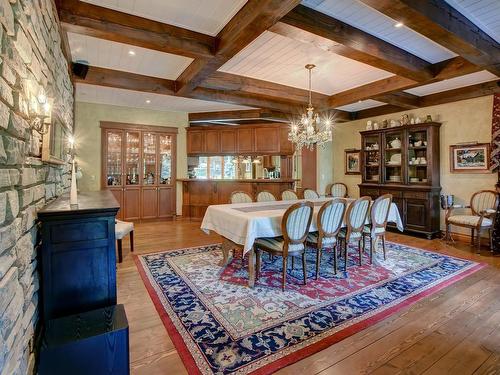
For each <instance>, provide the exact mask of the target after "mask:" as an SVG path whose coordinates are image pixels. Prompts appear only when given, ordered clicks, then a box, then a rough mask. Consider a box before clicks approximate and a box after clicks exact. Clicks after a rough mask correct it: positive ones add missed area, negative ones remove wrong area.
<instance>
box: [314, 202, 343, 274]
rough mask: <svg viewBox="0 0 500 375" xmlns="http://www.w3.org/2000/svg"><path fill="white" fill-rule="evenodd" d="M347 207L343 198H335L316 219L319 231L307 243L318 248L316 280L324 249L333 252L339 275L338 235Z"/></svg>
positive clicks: (334, 269) (335, 272) (334, 270)
mask: <svg viewBox="0 0 500 375" xmlns="http://www.w3.org/2000/svg"><path fill="white" fill-rule="evenodd" d="M346 206H347V202H346V200H345V199H342V198H335V199H332V200H329V201H327V202H326V203H324V204H323V205H322V206H321V208H320V209H319V212H318V217H317V219H316V220H317V228H318V231H317V232H312V233H309V234H308V236H307V239H306V243H310V244H312V245H314V246H316V280H317V279H318V277H319V269H320V266H321V252H322V250H323V248H331V249H332V250H333V272H334V274H337V235H338V233H339V232H340V229H341V228H342V220H343V219H344V214H345V210H346Z"/></svg>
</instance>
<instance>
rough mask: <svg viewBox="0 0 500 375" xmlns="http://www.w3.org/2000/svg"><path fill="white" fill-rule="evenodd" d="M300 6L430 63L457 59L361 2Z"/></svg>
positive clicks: (326, 0)
mask: <svg viewBox="0 0 500 375" xmlns="http://www.w3.org/2000/svg"><path fill="white" fill-rule="evenodd" d="M471 1H472V0H471ZM479 1H482V0H479ZM492 1H499V0H492ZM302 4H304V5H306V6H308V7H310V8H313V9H315V10H317V11H319V12H321V13H325V14H327V15H329V16H331V17H334V18H336V19H338V20H340V21H343V22H345V23H347V24H349V25H351V26H354V27H357V28H358V29H361V30H363V31H365V32H367V33H369V34H372V35H374V36H376V37H378V38H380V39H383V40H385V41H386V42H388V43H391V44H393V45H395V46H397V47H399V48H401V49H404V50H405V51H407V52H410V53H412V54H414V55H416V56H418V57H420V58H422V59H424V60H426V61H428V62H430V63H437V62H439V61H443V60H446V59H449V58H452V57H454V56H456V54H455V53H453V52H452V51H450V50H448V49H446V48H444V47H442V46H441V45H439V44H437V43H435V42H433V41H432V40H430V39H428V38H427V37H425V36H423V35H421V34H419V33H417V32H415V31H413V30H412V29H410V28H408V27H406V26H402V27H399V28H396V27H394V25H395V24H396V23H397V22H398V20H393V19H392V18H390V17H388V16H386V15H384V14H382V13H380V12H379V11H377V10H375V9H373V8H370V7H369V6H368V5H365V4H364V3H362V2H360V1H357V0H303V1H302Z"/></svg>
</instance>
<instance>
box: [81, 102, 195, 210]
mask: <svg viewBox="0 0 500 375" xmlns="http://www.w3.org/2000/svg"><path fill="white" fill-rule="evenodd" d="M101 121H116V122H125V123H131V124H143V125H155V126H170V127H178V128H179V134H178V135H177V178H183V177H186V175H187V159H186V131H185V129H184V128H185V127H187V126H188V114H187V113H185V112H167V111H152V110H146V109H137V108H128V107H118V106H111V105H103V104H92V103H84V102H76V105H75V141H76V149H77V160H78V164H79V166H81V168H82V172H83V176H82V178H81V179H80V180H79V181H78V184H79V189H80V190H82V191H88V190H99V189H100V187H101V181H100V178H101V128H100V122H101ZM181 212H182V189H181V186H180V184H179V183H178V186H177V213H178V214H180V213H181Z"/></svg>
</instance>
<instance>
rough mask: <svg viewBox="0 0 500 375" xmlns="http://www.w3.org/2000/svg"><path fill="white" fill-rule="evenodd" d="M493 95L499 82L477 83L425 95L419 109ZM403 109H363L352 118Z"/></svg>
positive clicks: (396, 107)
mask: <svg viewBox="0 0 500 375" xmlns="http://www.w3.org/2000/svg"><path fill="white" fill-rule="evenodd" d="M495 93H500V80H497V81H490V82H484V83H479V84H477V85H471V86H466V87H461V88H458V89H453V90H447V91H443V92H439V93H436V94H431V95H426V96H421V97H419V106H418V107H419V108H422V107H429V106H433V105H439V104H446V103H451V102H456V101H459V100H466V99H473V98H479V97H481V96H487V95H493V94H495ZM404 110H405V109H404V108H401V107H398V106H394V105H385V106H380V107H375V108H369V109H364V110H362V111H359V112H356V113H355V114H354V116H355V117H356V119H363V118H370V117H377V116H383V115H386V114H390V113H395V112H401V111H404Z"/></svg>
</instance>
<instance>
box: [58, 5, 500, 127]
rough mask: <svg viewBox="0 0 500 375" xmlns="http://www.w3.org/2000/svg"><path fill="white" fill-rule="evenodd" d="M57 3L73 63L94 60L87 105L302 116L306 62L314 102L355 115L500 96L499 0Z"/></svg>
mask: <svg viewBox="0 0 500 375" xmlns="http://www.w3.org/2000/svg"><path fill="white" fill-rule="evenodd" d="M56 4H57V7H58V13H59V17H60V20H61V23H62V27H63V30H64V31H66V32H67V36H66V38H65V39H66V46H67V51H68V55H69V58H70V59H71V60H73V61H80V60H83V61H87V62H88V64H89V65H90V70H89V74H88V75H87V76H86V77H85V78H82V77H80V78H79V77H75V81H76V82H78V85H77V100H82V101H93V102H99V101H101V102H106V103H108V104H115V105H126V106H139V107H141V108H155V109H164V110H186V111H189V112H204V111H207V112H209V111H223V110H224V111H231V110H237V109H248V108H261V109H263V110H271V111H278V112H282V113H285V114H293V113H297V112H298V111H300V110H302V109H303V108H304V106H305V105H306V104H307V102H308V92H307V83H308V82H307V72H306V70H305V69H304V65H305V64H307V63H314V64H315V65H316V66H317V68H315V70H313V82H312V88H313V91H314V93H313V104H314V106H315V107H316V108H317V109H319V110H328V111H337V118H340V119H342V118H343V119H345V120H347V119H351V118H353V117H354V118H355V117H358V118H360V117H365V116H369V115H371V114H372V113H374V110H375V109H376V111H377V113H384V112H385V113H389V111H393V112H394V111H396V110H406V109H412V108H417V107H419V106H423V105H432V104H433V103H443V102H447V101H453V100H461V99H467V98H471V97H477V96H482V95H488V94H491V93H493V92H498V91H499V85H498V76H500V45H499V43H498V40H499V35H500V2H499V1H498V0H446V1H442V2H415V1H412V0H304V1H302V2H301V1H300V0H248V1H246V0H211V1H204V0H183V1H181V0H170V1H163V0H85V1H79V0H56ZM115 97H116V98H115ZM146 100H148V101H149V103H146ZM210 103H212V104H210ZM198 117H199V116H198ZM233 117H234V116H233Z"/></svg>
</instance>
